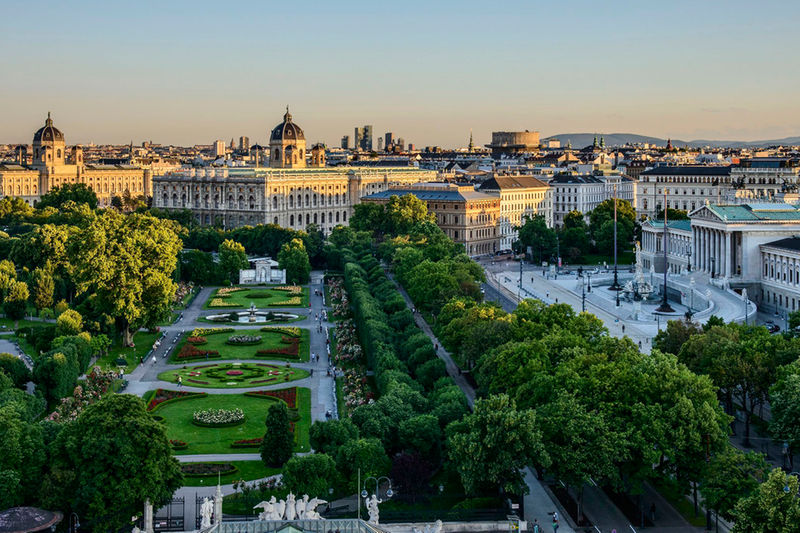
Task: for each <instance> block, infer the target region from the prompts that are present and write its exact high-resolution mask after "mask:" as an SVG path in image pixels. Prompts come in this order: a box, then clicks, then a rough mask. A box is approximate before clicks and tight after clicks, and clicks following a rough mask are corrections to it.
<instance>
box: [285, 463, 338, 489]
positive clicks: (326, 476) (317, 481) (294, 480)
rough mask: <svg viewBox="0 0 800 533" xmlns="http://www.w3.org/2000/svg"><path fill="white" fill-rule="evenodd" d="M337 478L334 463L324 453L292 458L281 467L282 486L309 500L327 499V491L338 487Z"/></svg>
mask: <svg viewBox="0 0 800 533" xmlns="http://www.w3.org/2000/svg"><path fill="white" fill-rule="evenodd" d="M337 478H338V473H337V472H336V462H335V461H334V460H333V459H331V457H330V456H329V455H326V454H324V453H315V454H312V455H304V456H300V455H298V456H295V457H292V458H291V459H289V460H288V461H287V462H286V464H285V465H284V467H283V486H284V487H286V488H287V489H288V490H289V492H293V493H295V494H308V495H309V496H310V497H311V498H315V497H316V498H327V497H328V489H330V488H333V487H335V486H337V485H338V483H337V481H338V479H337Z"/></svg>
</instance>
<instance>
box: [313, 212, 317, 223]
mask: <svg viewBox="0 0 800 533" xmlns="http://www.w3.org/2000/svg"><path fill="white" fill-rule="evenodd" d="M316 223H317V214H316V213H314V224H316Z"/></svg>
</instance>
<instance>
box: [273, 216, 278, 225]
mask: <svg viewBox="0 0 800 533" xmlns="http://www.w3.org/2000/svg"><path fill="white" fill-rule="evenodd" d="M272 223H273V224H275V225H276V226H277V225H278V217H275V220H273V221H272Z"/></svg>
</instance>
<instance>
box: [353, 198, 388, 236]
mask: <svg viewBox="0 0 800 533" xmlns="http://www.w3.org/2000/svg"><path fill="white" fill-rule="evenodd" d="M385 221H386V214H385V213H384V209H383V206H382V205H381V204H375V203H372V202H362V203H360V204H356V205H354V206H353V216H351V217H350V222H349V223H348V226H350V227H351V228H352V229H353V230H354V231H369V232H370V233H373V232H378V231H381V229H382V228H383V225H384V223H385Z"/></svg>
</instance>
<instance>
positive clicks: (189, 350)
mask: <svg viewBox="0 0 800 533" xmlns="http://www.w3.org/2000/svg"><path fill="white" fill-rule="evenodd" d="M217 357H219V352H218V351H216V350H200V349H198V348H197V347H195V346H194V345H193V344H184V345H183V347H182V348H181V350H180V351H179V352H178V354H177V355H176V356H175V359H178V360H179V361H190V360H192V359H209V358H217Z"/></svg>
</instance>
